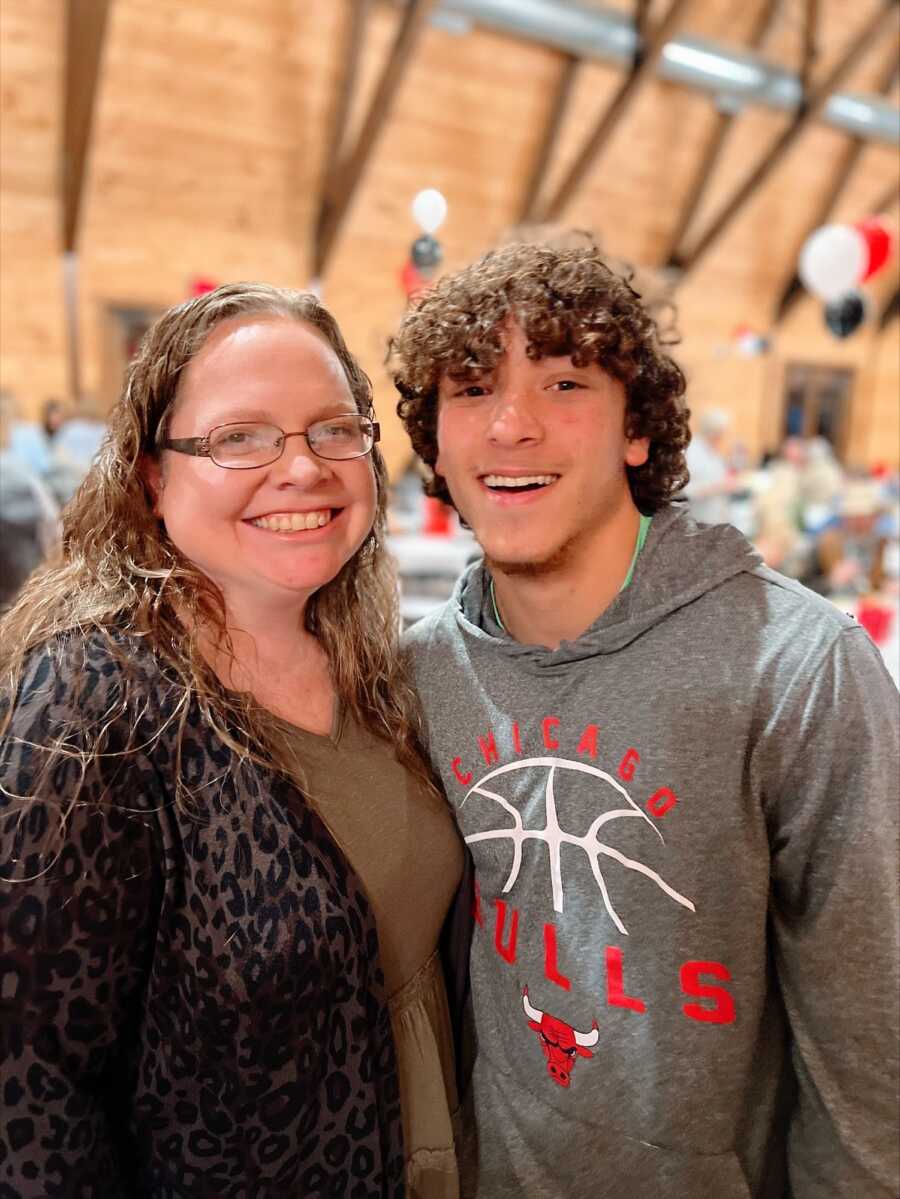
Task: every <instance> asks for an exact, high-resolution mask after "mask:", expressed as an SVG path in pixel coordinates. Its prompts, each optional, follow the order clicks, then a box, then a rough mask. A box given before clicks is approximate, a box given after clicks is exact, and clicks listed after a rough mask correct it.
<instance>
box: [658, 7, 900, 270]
mask: <svg viewBox="0 0 900 1199" xmlns="http://www.w3.org/2000/svg"><path fill="white" fill-rule="evenodd" d="M895 11H896V0H882V3H881V6H880V8H879V9H878V11H877V12H876V13H875V15H874V16H873V17H872V19H871V20H870V21H869V22H868V23H867V24H866V25H865V27H864V28H863V29H862V30H860V32H859V33H858V34H857V35H856V37H854V39H853V41H852V43H851V44H850V46H849V47H848V48H847V50H846V52H845V53H844V55H843V56H842V58H841V59H840V61H839V62H838V63H837V64H836V66H834V67H833V68H832V70H831V71H829V73H828V75H827V77H826V78H825V79H823V80H822V82H821V83H820V84H818V86H816V87H815V88H813V90H812V91H811V92H810V93H809V94H808V96H807V99H806V103H805V104H804V105H803V106H802V108H801V110H800V111H799V112H798V114H797V116H796V118H795V119H794V120H793V121H792V122H791V124H790V125H789V126H788V128H787V129H786V130H785V131H784V133H782V134H781V136H780V137H779V138H777V139H776V141H775V143H774V145H773V146H772V147H771V148H770V149H769V150H768V151H767V152H766V153H765V154H764V155H763V157H762V159H761V160H760V161H759V162H758V163H757V165H756V166H755V167H754V168H753V170H752V171H751V172H750V174H749V175H748V176H747V178H746V179H745V180H744V181H743V183H741V184H740V185H739V186H738V187H737V189H736V190H735V191H734V193H733V194H732V195H731V196H730V198H729V199H728V200H727V201H726V202H725V204H723V206H722V207H721V209H720V210H719V212H718V213H717V214H716V215H715V216H714V217H713V218H712V220H711V221H710V222H709V224H708V226H707V227H706V229H705V230H704V231H703V233H702V234H701V235H700V237H699V238H698V239H697V241H696V242H695V243H694V245H693V247H692V248H691V249H690V251H689V252H688V254H687V255H686V256H685V257H684V258H683V259H682V260H681V261H680V262H679V263H678V266H679V268H680V270H681V277H682V278H684V276H685V275H686V274H687V272H688V271H690V270H692V269H693V268H694V267H695V266H696V265H697V263H698V262H699V261H700V260H701V258H703V257H704V255H705V254H706V253H707V252H708V251H709V250H710V248H711V247H712V246H713V244H714V243H715V242H716V241H718V239H719V238H720V237H721V236H722V234H723V233H724V232H725V230H726V229H727V228H728V226H729V225H730V224H731V223H732V221H733V220H734V219H735V217H736V216H737V215H738V213H739V212H741V210H742V209H743V208H744V206H745V205H746V204H747V202H748V200H750V199H751V198H752V197H753V196H754V195H755V194H756V192H757V191H759V189H760V188H761V186H762V185H763V183H765V181H766V180H767V179H768V178H769V176H770V175H771V174H772V172H773V171H774V169H775V167H776V166H778V164H779V163H780V162H781V160H782V159H783V158H784V156H785V155H786V154H787V152H788V150H790V149H791V148H792V146H793V145H794V142H795V141H796V140H797V138H798V137H799V136H800V134H801V133H803V132H804V130H805V129H806V128H807V126H808V125H809V123H810V122H811V121H812V120H813V118H814V117H815V116H817V115H818V114H819V113H820V112H821V110H822V109H823V108H824V107H825V105H826V103H827V102H828V99H829V97H830V96H831V94H832V93H833V92H834V91H835V89H836V88H837V86H838V85H839V84H840V82H841V81H842V80H843V79H844V77H845V76H846V75H848V74H849V73H850V71H851V70H852V69H853V68H854V67H855V66H856V64H857V63H858V62H859V60H860V59H861V58H862V56H863V55H864V54H865V53H866V51H867V50H868V49H869V48H870V47H871V45H872V43H873V42H874V41H875V40H876V38H877V37H878V35H879V34H880V33H881V32H882V31H883V29H884V27H885V25H886V23H887V21H888V20H889V18H891V16H892V15H893V14H894V12H895Z"/></svg>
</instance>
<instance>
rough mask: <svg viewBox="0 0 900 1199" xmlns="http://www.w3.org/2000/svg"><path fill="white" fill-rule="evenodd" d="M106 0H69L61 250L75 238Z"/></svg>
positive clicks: (69, 247)
mask: <svg viewBox="0 0 900 1199" xmlns="http://www.w3.org/2000/svg"><path fill="white" fill-rule="evenodd" d="M109 8H110V0H68V3H67V5H66V60H65V97H64V108H63V114H64V116H63V144H62V155H63V169H62V178H63V250H64V251H65V252H66V253H70V252H71V251H73V250H74V249H75V243H76V241H77V240H78V221H79V217H80V215H81V200H82V196H83V193H84V176H85V164H86V163H87V157H88V151H89V149H90V144H91V127H92V125H93V120H94V100H95V98H96V94H97V79H98V78H99V74H100V59H101V56H102V52H103V40H104V36H105V33H106V26H107V21H108V17H109Z"/></svg>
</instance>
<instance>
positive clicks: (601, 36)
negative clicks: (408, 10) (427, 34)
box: [437, 0, 900, 146]
mask: <svg viewBox="0 0 900 1199" xmlns="http://www.w3.org/2000/svg"><path fill="white" fill-rule="evenodd" d="M437 14H438V17H440V16H445V17H447V18H452V19H453V20H455V22H457V27H458V22H459V21H460V20H461V19H463V20H468V21H471V22H474V23H476V24H478V25H484V26H486V27H487V28H490V29H494V30H496V31H497V32H500V33H509V34H513V35H515V36H517V37H522V38H526V39H528V40H529V41H536V42H540V43H541V44H542V45H545V46H552V47H554V48H555V49H557V50H564V51H565V52H566V53H568V54H576V55H578V56H580V57H581V58H595V59H598V60H600V61H601V62H608V63H612V64H614V65H617V66H621V67H626V68H630V67H631V66H632V64H633V62H634V54H635V50H636V48H637V41H638V38H637V32H636V30H635V27H634V23H633V22H632V21H631V20H630V19H629V17H628V16H627V15H626V14H625V13H621V12H615V11H612V10H610V9H597V8H587V7H585V6H584V5H582V4H578V3H575V2H574V0H441V3H440V5H439V7H438V10H437ZM657 74H658V75H659V77H660V78H661V79H667V80H668V81H669V82H671V83H680V84H684V85H686V86H688V87H695V88H700V89H702V90H704V91H709V92H712V93H713V94H714V95H715V96H716V97H717V98H718V102H719V104H720V106H721V107H723V108H726V109H728V110H729V111H733V110H735V108H737V109H739V108H740V107H742V106H743V105H745V104H761V105H764V106H765V107H767V108H774V109H779V110H781V111H784V112H796V111H797V110H798V109H799V108H800V107H801V103H802V99H803V87H802V84H801V81H800V79H799V77H798V76H797V75H796V74H795V73H794V72H792V71H788V70H785V68H783V67H779V66H776V65H774V64H773V63H770V62H766V60H765V59H764V58H762V57H760V56H759V55H758V54H754V53H752V52H751V51H744V50H736V49H733V48H732V47H730V46H729V47H726V46H722V45H719V44H718V43H716V42H712V41H709V40H708V39H706V38H701V37H690V36H688V35H679V36H678V37H676V38H672V40H671V41H669V42H667V43H666V45H665V47H664V49H663V51H662V55H661V56H660V60H659V63H658V65H657ZM821 119H822V120H823V121H824V122H825V124H827V125H831V126H832V127H833V128H835V129H841V130H843V131H844V132H845V133H851V134H853V136H854V137H861V138H865V139H866V140H869V141H879V142H885V143H887V144H888V145H892V146H896V145H900V109H898V108H897V106H896V105H894V104H891V103H889V102H888V101H887V100H884V99H882V98H881V97H880V96H861V95H856V94H852V93H836V94H835V95H833V96H831V98H830V99H829V101H828V103H827V104H826V105H825V107H824V109H823V110H822V114H821Z"/></svg>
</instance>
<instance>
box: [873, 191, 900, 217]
mask: <svg viewBox="0 0 900 1199" xmlns="http://www.w3.org/2000/svg"><path fill="white" fill-rule="evenodd" d="M898 198H900V183H890V184H888V186H887V187H886V188H885V189H884V191H883V192H882V193H881V195H880V196H879V197H878V199H877V200H876V201H875V203H874V204H873V205H872V206H871V209H870V212H871V213H872V215H874V216H877V215H878V213H879V212H887V210H888V209H889V208H893V207H894V205H895V204H896V203H897V200H898Z"/></svg>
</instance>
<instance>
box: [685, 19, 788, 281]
mask: <svg viewBox="0 0 900 1199" xmlns="http://www.w3.org/2000/svg"><path fill="white" fill-rule="evenodd" d="M779 5H780V0H765V2H764V4H763V6H762V8H761V9H760V10H759V13H758V16H757V20H756V23H755V24H754V26H753V28H752V29H751V31H750V36H749V38H748V39H747V45H748V47H749V48H750V49H751V50H758V49H759V48H760V47H761V46H762V44H763V42H764V41H765V38H766V34H767V33H768V32H769V30H770V29H771V27H772V22H773V20H774V19H775V14H776V13H777V12H778V9H779ZM737 115H738V113H737V112H734V111H729V112H719V113H717V114H716V126H715V128H714V129H713V132H712V136H711V137H710V139H709V141H708V142H707V145H706V148H705V150H704V152H703V157H702V158H701V160H700V163H699V164H698V167H697V170H696V171H695V172H694V177H693V179H692V180H691V184H690V187H689V188H688V191H687V195H686V196H685V199H684V203H683V204H682V206H681V211H680V213H679V216H678V220H677V222H676V224H675V228H674V229H673V231H672V236H671V237H670V238H669V246H668V249H667V250H666V253H665V255H664V257H663V263H664V264H665V265H666V266H667V267H671V266H674V265H675V264H676V263H677V262H678V258H679V254H680V252H681V243H682V242H683V240H684V235H685V234H686V233H687V231H688V229H689V228H690V225H691V222H692V221H693V219H694V217H695V216H696V214H697V210H698V209H699V207H700V204H701V203H702V201H703V197H704V195H705V194H706V190H707V188H708V187H709V183H710V180H711V179H712V177H713V175H714V174H715V170H716V167H717V166H718V163H719V159H720V158H721V156H722V151H723V150H724V148H725V144H726V142H727V139H728V134H729V132H730V131H731V129H732V128H733V126H734V121H735V117H736V116H737Z"/></svg>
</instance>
